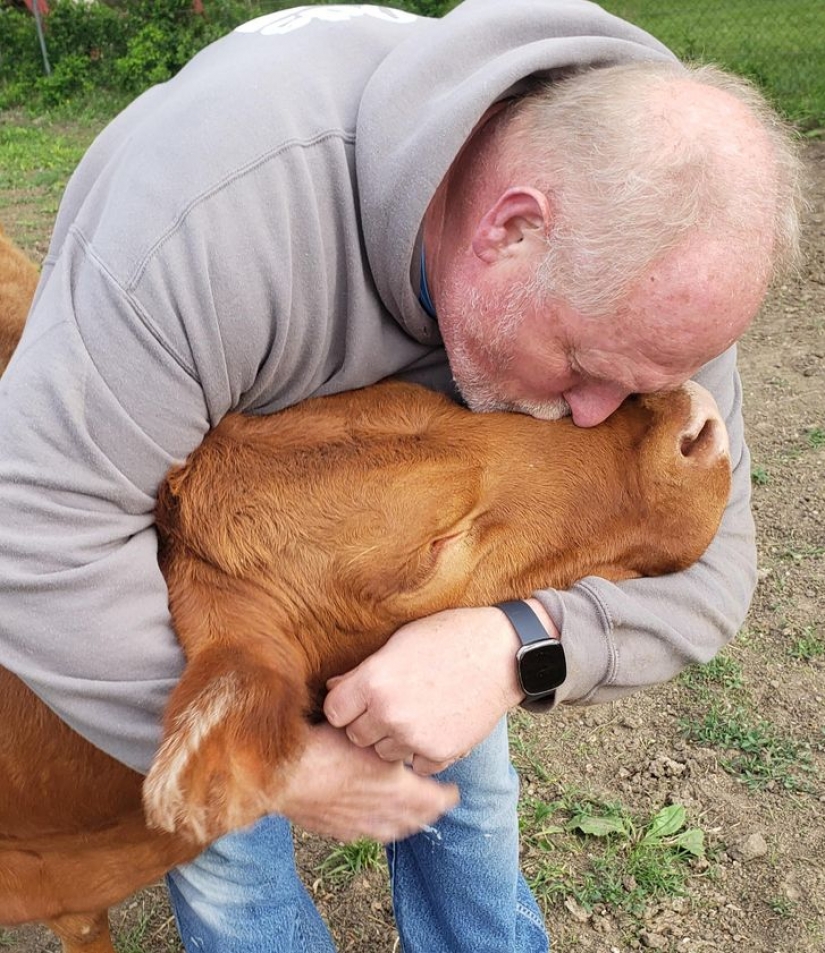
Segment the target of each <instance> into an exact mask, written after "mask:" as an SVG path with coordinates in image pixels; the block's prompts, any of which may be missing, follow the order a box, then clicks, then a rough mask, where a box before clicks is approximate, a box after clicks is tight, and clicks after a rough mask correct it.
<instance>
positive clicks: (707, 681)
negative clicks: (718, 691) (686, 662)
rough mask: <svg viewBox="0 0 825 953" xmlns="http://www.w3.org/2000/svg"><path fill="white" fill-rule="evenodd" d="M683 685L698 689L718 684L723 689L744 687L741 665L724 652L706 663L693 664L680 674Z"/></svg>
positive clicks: (730, 689) (733, 689)
mask: <svg viewBox="0 0 825 953" xmlns="http://www.w3.org/2000/svg"><path fill="white" fill-rule="evenodd" d="M680 681H681V682H682V684H683V685H685V686H686V687H688V688H691V689H698V690H699V691H702V690H707V689H710V688H711V687H713V686H715V685H718V686H719V687H720V688H723V689H725V691H739V690H740V689H742V688H743V687H744V679H743V676H742V666H741V665H740V664H739V662H737V661H736V659H733V658H731V656H730V655H729V654H727V653H725V652H722V653H720V654H719V655H717V656H716V657H715V658H713V659H711V661H710V662H708V663H707V664H706V665H694V666H692V667H691V668H689V669H688V670H687V671H686V672H684V674H683V675H682V676H681V679H680Z"/></svg>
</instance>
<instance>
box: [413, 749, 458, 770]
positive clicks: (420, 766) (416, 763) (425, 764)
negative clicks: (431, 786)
mask: <svg viewBox="0 0 825 953" xmlns="http://www.w3.org/2000/svg"><path fill="white" fill-rule="evenodd" d="M457 760H458V759H457V758H453V760H452V761H430V759H429V758H425V757H423V756H422V755H420V754H417V755H415V756H414V757H413V759H412V761H411V762H410V767H411V768H412V769H413V771H414V772H415V773H416V774H423V775H431V774H440V773H441V772H442V771H446V770H447V768H449V767H450V765H451V764H455V763H456V761H457Z"/></svg>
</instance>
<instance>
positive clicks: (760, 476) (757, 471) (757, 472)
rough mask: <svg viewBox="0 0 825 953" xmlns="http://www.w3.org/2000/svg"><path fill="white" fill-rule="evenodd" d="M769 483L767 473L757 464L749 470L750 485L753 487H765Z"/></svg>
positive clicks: (769, 479) (769, 478)
mask: <svg viewBox="0 0 825 953" xmlns="http://www.w3.org/2000/svg"><path fill="white" fill-rule="evenodd" d="M770 482H771V477H770V474H769V473H768V471H767V470H766V469H765V468H764V467H763V466H759V465H758V464H757V465H756V466H754V467H752V468H751V483H752V484H753V485H754V486H767V485H768V484H769V483H770Z"/></svg>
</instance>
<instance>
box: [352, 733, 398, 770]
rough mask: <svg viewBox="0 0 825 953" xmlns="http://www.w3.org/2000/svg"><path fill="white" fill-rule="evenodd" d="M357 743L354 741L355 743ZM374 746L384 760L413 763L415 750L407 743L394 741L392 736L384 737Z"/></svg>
mask: <svg viewBox="0 0 825 953" xmlns="http://www.w3.org/2000/svg"><path fill="white" fill-rule="evenodd" d="M357 743H358V742H354V744H357ZM373 747H374V748H375V753H376V754H377V755H378V757H379V758H381V760H382V761H403V762H404V763H405V764H412V760H413V752H412V751H411V750H410V749H409V748H408V747H406V746H405V745H400V744H398V742H397V741H393V739H392V738H382V739H381V740H380V741H378V742H376V743H375V744H373Z"/></svg>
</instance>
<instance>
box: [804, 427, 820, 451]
mask: <svg viewBox="0 0 825 953" xmlns="http://www.w3.org/2000/svg"><path fill="white" fill-rule="evenodd" d="M805 437H806V439H807V441H808V445H809V446H811V447H813V448H814V450H819V449H820V448H822V447H825V429H823V428H822V427H811V428H809V429H808V431H807V432H806V434H805Z"/></svg>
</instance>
